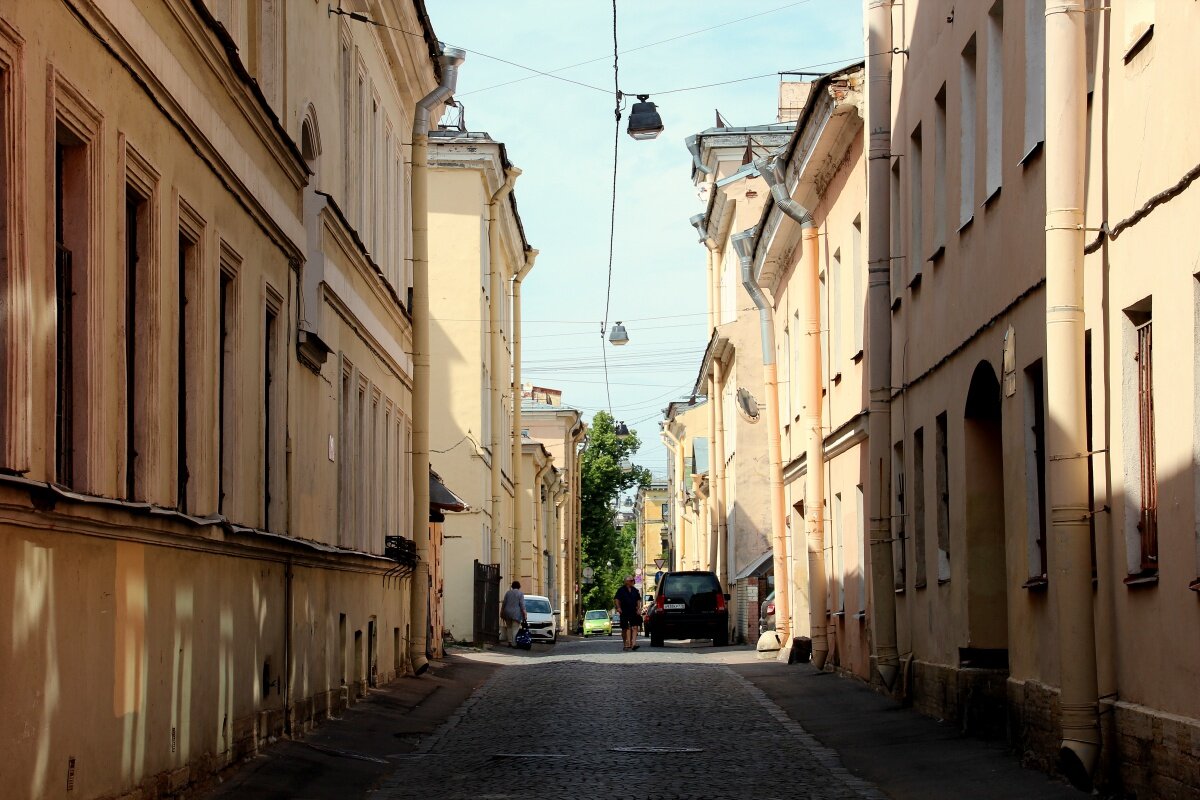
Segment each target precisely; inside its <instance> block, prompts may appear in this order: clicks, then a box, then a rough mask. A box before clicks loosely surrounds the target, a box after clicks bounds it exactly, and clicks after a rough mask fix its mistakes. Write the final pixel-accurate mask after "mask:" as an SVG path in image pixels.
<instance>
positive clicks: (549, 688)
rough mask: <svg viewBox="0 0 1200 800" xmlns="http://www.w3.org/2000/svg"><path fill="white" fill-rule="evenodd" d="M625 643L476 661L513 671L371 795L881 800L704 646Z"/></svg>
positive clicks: (506, 653)
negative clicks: (632, 646) (634, 646)
mask: <svg viewBox="0 0 1200 800" xmlns="http://www.w3.org/2000/svg"><path fill="white" fill-rule="evenodd" d="M640 643H641V648H640V649H639V650H637V651H635V652H631V653H624V652H622V651H621V640H620V638H619V637H617V636H613V637H612V638H609V637H600V638H597V639H590V640H587V641H582V640H573V639H572V640H560V642H559V643H558V644H557V645H555V646H553V647H550V646H546V645H535V647H534V649H533V651H531V652H528V653H526V652H522V651H512V650H508V649H506V648H501V649H499V650H496V651H492V652H490V653H486V654H480V655H479V656H475V657H476V658H483V659H488V660H494V661H495V662H497V663H498V664H502V665H503V666H504V668H503V669H499V670H497V671H496V672H495V673H493V675H492V677H491V678H490V679H489V680H488V681H487V682H486V683H485V684H484V685H483V686H482V687H481V688H480V689H479V690H477V691H476V692H475V694H474V695H473V696H472V698H471V700H469V701H468V703H467V705H466V706H465V707H464V708H463V709H460V711H459V713H458V714H456V715H455V716H454V717H452V718H451V719H450V720H449V721H448V722H447V723H446V725H445V726H443V728H442V729H441V730H439V731H438V732H437V733H435V734H434V736H433V737H431V738H429V739H427V740H426V741H425V742H424V743H423V744H422V746H421V747H419V748H418V749H417V751H415V752H413V753H410V754H407V755H405V756H400V757H397V758H396V761H397V762H398V763H399V766H398V768H397V769H396V771H395V772H394V773H392V774H391V775H390V776H389V777H387V778H385V779H384V780H383V781H382V783H381V784H380V786H379V788H378V789H377V790H376V791H375V792H374V793H373V794H372V795H371V796H372V797H374V798H378V800H391V798H422V800H439V799H441V798H445V799H446V800H449V799H450V798H464V799H465V798H477V799H479V800H485V799H491V800H500V799H501V798H522V799H523V800H529V799H530V798H579V800H589V799H590V798H604V800H611V799H612V798H689V799H693V800H701V799H702V798H721V800H726V799H727V798H736V797H754V798H755V799H756V800H772V798H827V799H828V800H843V798H845V799H847V800H849V799H850V798H882V797H885V795H884V794H882V793H881V792H879V791H878V790H876V789H875V788H874V787H872V786H870V785H869V784H867V783H865V782H864V781H862V780H860V779H858V778H856V777H854V776H853V775H851V774H850V773H849V772H847V771H846V770H845V769H843V768H842V766H841V764H840V762H839V761H838V759H837V756H836V755H835V754H834V753H833V752H832V751H830V750H827V749H826V748H824V747H823V746H821V745H820V744H819V743H818V742H817V741H816V740H815V739H813V738H812V737H811V736H809V735H808V734H807V733H805V732H804V731H803V730H802V729H801V728H800V726H799V725H798V724H796V723H795V722H793V721H792V720H791V719H790V718H789V717H788V716H787V715H786V713H785V712H784V711H783V710H782V709H781V708H780V707H779V706H777V705H776V704H775V703H774V702H773V701H771V700H770V699H768V697H767V696H766V695H765V694H764V693H763V692H762V691H760V690H758V689H757V688H755V687H754V686H753V685H752V684H751V683H750V682H749V681H747V680H746V679H745V678H743V677H742V676H741V675H739V674H738V673H737V672H735V671H734V670H733V669H731V664H735V663H746V662H747V661H748V660H752V659H753V653H750V652H747V651H746V650H734V649H728V648H722V649H716V648H713V647H712V646H711V644H710V643H708V642H702V643H700V642H697V643H694V644H686V643H675V642H672V643H668V646H667V647H665V648H661V649H660V648H651V647H650V646H649V642H648V640H646V639H645V638H642V639H640Z"/></svg>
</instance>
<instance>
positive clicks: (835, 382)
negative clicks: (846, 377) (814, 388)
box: [830, 371, 842, 386]
mask: <svg viewBox="0 0 1200 800" xmlns="http://www.w3.org/2000/svg"><path fill="white" fill-rule="evenodd" d="M830 380H832V381H833V385H834V386H837V385H838V384H839V383H841V382H842V373H841V372H840V371H839V372H835V373H834V374H833V377H832V378H830Z"/></svg>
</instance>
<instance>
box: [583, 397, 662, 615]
mask: <svg viewBox="0 0 1200 800" xmlns="http://www.w3.org/2000/svg"><path fill="white" fill-rule="evenodd" d="M639 446H641V441H640V440H639V439H638V437H637V434H636V433H635V432H633V431H630V432H629V436H627V437H624V438H620V437H618V436H617V432H616V425H615V423H614V420H613V418H612V415H611V414H609V413H607V412H605V411H598V412H596V415H595V416H594V417H592V424H591V429H590V430H589V431H588V438H587V443H586V444H585V445H584V447H583V451H582V452H581V453H580V459H579V465H580V470H579V476H580V483H581V484H582V486H581V492H582V496H581V498H580V500H581V503H580V505H581V509H580V527H581V535H582V539H583V553H582V555H583V563H584V565H585V566H589V567H591V568H592V570H593V573H594V574H593V576H592V580H593V581H594V582H593V583H592V584H591V585H590V586H589V587H588V588H587V590H586V591H585V592H584V593H583V608H584V609H589V608H611V607H612V598H613V595H614V594H616V592H617V587H618V586H620V585H621V579H622V578H623V577H624V576H625V575H626V574H628V573H629V572H632V568H633V542H634V538H635V536H636V534H637V523H636V522H631V523H628V524H626V525H625V526H624V527H623V528H621V529H618V528H617V526H616V517H617V507H616V504H617V498H618V497H619V496H620V494H621V492H623V491H627V490H629V489H633V488H635V487H645V486H649V485H650V470H648V469H646V468H645V467H639V466H636V465H633V464H631V463H630V462H629V458H630V456H632V455H633V453H634V452H636V451H637V449H638V447H639ZM622 462H625V463H626V464H627V465H628V466H624V467H623V466H622Z"/></svg>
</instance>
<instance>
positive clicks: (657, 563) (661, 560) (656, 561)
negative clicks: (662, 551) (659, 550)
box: [654, 558, 667, 569]
mask: <svg viewBox="0 0 1200 800" xmlns="http://www.w3.org/2000/svg"><path fill="white" fill-rule="evenodd" d="M665 563H667V561H666V559H664V558H656V559H654V566H655V567H656V568H658V569H662V568H663V564H665Z"/></svg>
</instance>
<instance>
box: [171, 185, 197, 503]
mask: <svg viewBox="0 0 1200 800" xmlns="http://www.w3.org/2000/svg"><path fill="white" fill-rule="evenodd" d="M178 214H179V223H178V229H177V234H176V264H175V278H176V282H175V292H176V319H177V323H178V324H177V327H176V329H175V336H176V341H175V364H176V371H175V415H176V416H175V505H176V508H178V509H179V510H180V511H182V512H184V513H189V512H190V511H192V510H196V509H195V505H196V499H197V486H196V481H194V480H193V478H194V477H196V475H195V474H194V473H193V467H194V466H195V464H194V463H193V462H194V460H195V459H196V457H197V451H198V450H199V448H198V447H196V446H195V445H197V444H199V443H200V442H201V441H202V437H201V436H200V434H199V427H200V422H201V418H200V414H199V411H200V409H199V407H198V405H196V401H197V399H198V398H200V397H201V396H202V390H201V386H200V378H201V375H202V373H203V372H204V370H203V369H202V367H203V365H204V359H203V357H202V356H203V351H202V350H201V348H202V346H203V345H202V343H203V340H204V303H203V293H202V290H201V287H202V285H203V276H202V275H201V271H202V265H203V263H204V260H203V252H202V251H203V245H202V243H203V230H204V222H203V220H201V219H200V217H199V215H197V214H196V212H195V211H193V210H192V209H191V207H189V206H188V205H187V204H186V203H185V202H183V201H182V200H180V201H179V211H178Z"/></svg>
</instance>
